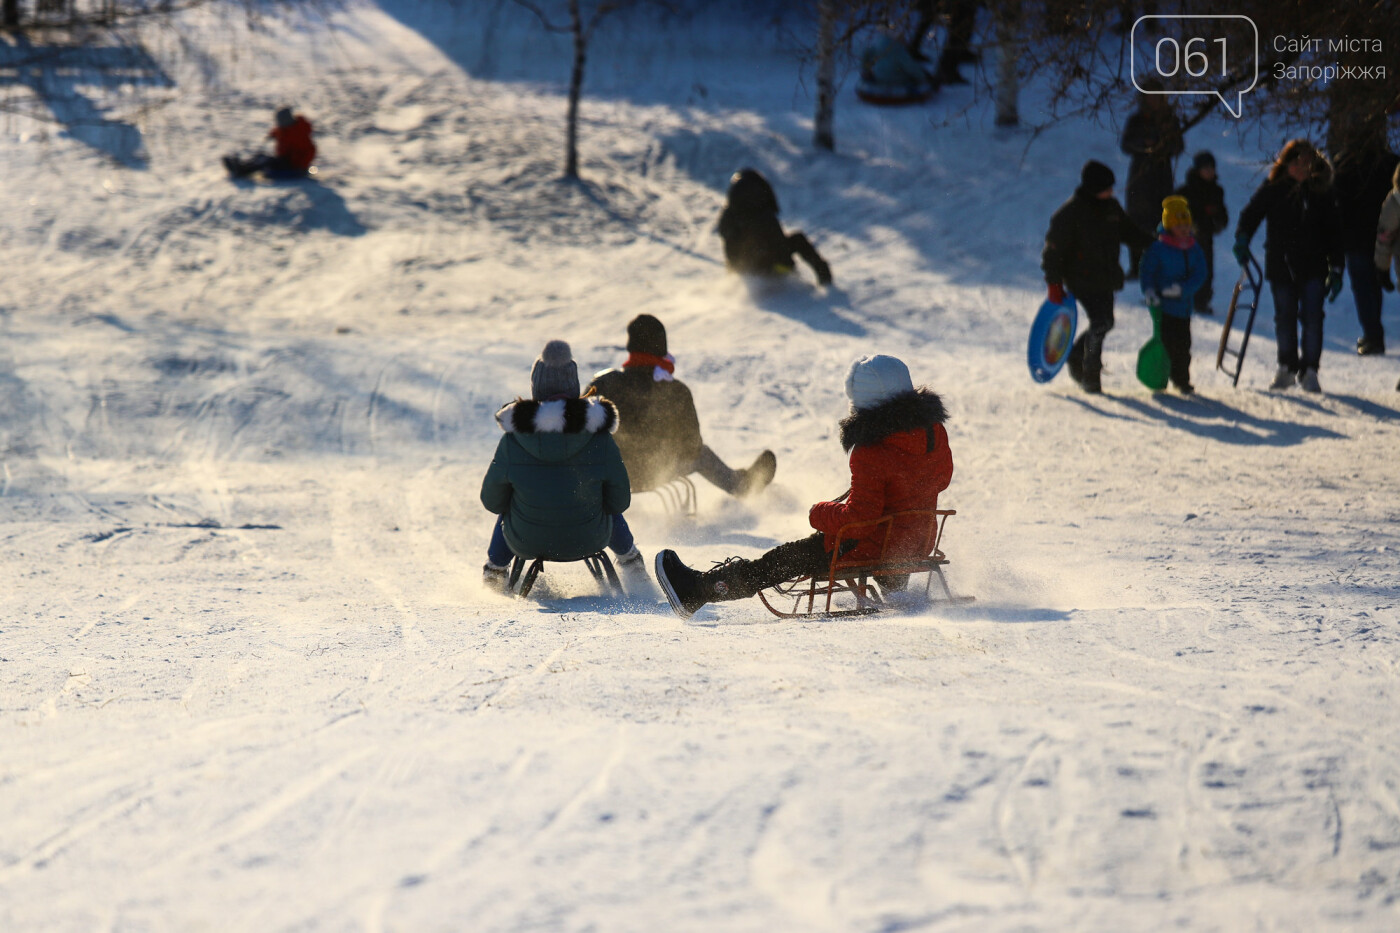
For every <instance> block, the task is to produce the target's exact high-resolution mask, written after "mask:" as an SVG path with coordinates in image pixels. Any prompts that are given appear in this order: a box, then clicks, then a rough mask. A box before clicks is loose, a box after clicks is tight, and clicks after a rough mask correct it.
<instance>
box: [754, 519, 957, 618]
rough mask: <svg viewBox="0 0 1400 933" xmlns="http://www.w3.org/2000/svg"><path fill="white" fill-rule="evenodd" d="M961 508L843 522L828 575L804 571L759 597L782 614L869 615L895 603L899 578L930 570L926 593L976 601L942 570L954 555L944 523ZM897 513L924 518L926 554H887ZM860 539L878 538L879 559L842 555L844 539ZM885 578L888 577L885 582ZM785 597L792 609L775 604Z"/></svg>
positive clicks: (951, 600) (945, 598)
mask: <svg viewBox="0 0 1400 933" xmlns="http://www.w3.org/2000/svg"><path fill="white" fill-rule="evenodd" d="M956 514H958V513H957V512H956V511H954V510H953V509H911V510H909V511H906V512H895V513H893V514H890V515H885V516H882V517H881V518H877V519H872V520H871V521H865V522H852V523H851V524H849V525H844V526H842V528H841V530H840V531H839V532H837V534H836V544H835V547H834V548H833V549H832V552H831V566H830V567H829V568H828V569H827V573H826V575H825V576H804V577H797V578H796V579H792V580H787V581H785V582H783V583H779V584H778V585H777V586H774V587H771V588H770V589H769V590H767V591H762V590H760V591H759V594H758V598H759V599H761V600H762V601H763V605H765V606H767V607H768V611H769V612H771V613H773V614H774V615H775V616H778V617H779V618H783V619H810V618H835V617H839V616H856V615H870V614H872V613H876V612H884V611H887V610H889V609H891V608H893V607H892V606H890V605H889V602H888V601H887V598H886V597H887V595H888V593H890V592H897V591H899V590H902V589H903V587H902V586H898V585H895V583H894V581H898V583H900V584H902V583H904V582H905V581H907V580H908V578H909V577H911V576H913V575H914V574H920V573H922V574H925V577H924V596H925V597H926V598H929V597H933V598H935V599H938V600H939V601H941V602H948V603H964V602H971V601H972V597H970V596H966V597H957V596H954V595H953V592H952V590H950V589H949V588H948V581H947V579H946V578H945V577H944V576H943V567H944V566H945V565H946V564H948V563H949V561H948V556H947V555H946V554H944V553H943V551H942V550H940V548H939V545H940V544H941V543H942V541H943V527H944V525H945V524H946V523H947V521H948V517H949V516H951V515H956ZM895 519H903V520H908V521H910V522H911V523H916V522H922V523H923V527H922V534H923V541H924V545H925V546H924V547H923V548H922V549H921V550H920V551H919V552H918V553H922V554H926V555H927V556H926V557H888V558H887V557H886V556H885V552H886V550H887V549H888V547H889V540H890V531H891V530H892V529H893V528H894V522H895ZM915 527H916V528H917V527H918V525H917V524H916V525H915ZM855 539H862V540H866V541H869V540H871V539H876V540H879V542H880V557H879V558H877V559H875V560H850V559H843V558H841V557H840V556H839V555H840V553H841V544H842V542H843V541H852V540H855ZM935 577H937V578H938V586H939V589H941V590H942V596H941V597H938V596H937V595H936V594H933V593H932V592H931V590H932V587H933V580H934V578H935ZM892 578H893V579H892ZM882 580H884V581H885V583H882V582H881V581H882ZM886 584H889V585H888V586H887V585H886ZM838 597H839V601H838ZM786 600H792V609H791V611H786V610H784V609H782V608H780V606H779V605H775V603H784V602H785V601H786ZM804 602H805V604H806V605H805V606H804V605H803V604H804ZM852 603H853V604H852Z"/></svg>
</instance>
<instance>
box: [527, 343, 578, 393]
mask: <svg viewBox="0 0 1400 933" xmlns="http://www.w3.org/2000/svg"><path fill="white" fill-rule="evenodd" d="M530 394H531V395H532V396H533V397H534V399H535V401H537V402H542V401H544V400H545V399H548V398H553V397H554V396H556V395H563V396H566V397H567V398H578V366H577V365H576V364H575V363H574V352H573V351H572V350H570V349H569V345H568V344H567V343H565V342H564V341H562V340H551V341H550V342H549V343H547V344H545V345H544V350H543V351H542V352H541V353H540V358H539V359H537V360H535V367H534V369H531V370H530Z"/></svg>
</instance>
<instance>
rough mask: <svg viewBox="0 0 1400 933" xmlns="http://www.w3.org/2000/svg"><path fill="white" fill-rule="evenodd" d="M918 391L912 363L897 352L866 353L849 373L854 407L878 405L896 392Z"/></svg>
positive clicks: (849, 385)
mask: <svg viewBox="0 0 1400 933" xmlns="http://www.w3.org/2000/svg"><path fill="white" fill-rule="evenodd" d="M913 391H914V380H912V379H910V378H909V367H908V366H905V365H904V363H903V362H901V361H900V360H898V359H896V358H895V357H893V356H885V355H884V354H880V355H878V356H862V357H861V358H860V359H858V360H856V361H855V362H854V363H852V364H851V369H850V372H848V373H846V398H848V399H850V400H851V407H852V408H857V409H864V408H874V407H875V406H877V405H880V404H882V403H884V402H888V401H889V400H890V399H892V398H894V397H895V396H896V395H900V394H901V393H904V392H913Z"/></svg>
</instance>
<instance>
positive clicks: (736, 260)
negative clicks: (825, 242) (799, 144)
mask: <svg viewBox="0 0 1400 933" xmlns="http://www.w3.org/2000/svg"><path fill="white" fill-rule="evenodd" d="M719 235H720V237H721V238H722V239H723V240H724V261H725V264H726V265H727V266H729V268H730V269H733V270H734V271H735V272H739V273H743V274H745V275H787V274H788V273H790V272H792V271H793V268H794V263H793V258H792V257H793V255H794V254H796V255H798V256H801V257H802V260H803V261H804V262H805V263H807V265H809V266H811V267H812V271H813V272H814V273H816V276H817V281H818V282H820V283H821V284H822V285H830V284H831V267H830V266H828V265H827V264H826V260H825V259H823V258H822V257H821V256H820V255H819V254H818V253H817V249H816V247H815V246H813V245H812V243H811V241H810V240H808V239H807V237H806V236H804V235H803V234H802V232H801V231H797V232H795V233H784V232H783V227H782V224H780V223H779V222H778V196H777V195H776V194H774V193H773V186H772V185H770V184H768V179H766V178H764V177H763V175H761V174H760V173H759V172H757V171H756V170H754V169H751V168H746V169H740V170H739V171H737V172H735V173H734V174H733V175H732V176H731V177H730V179H729V193H728V195H727V197H726V199H725V205H724V210H723V211H721V212H720V215H719Z"/></svg>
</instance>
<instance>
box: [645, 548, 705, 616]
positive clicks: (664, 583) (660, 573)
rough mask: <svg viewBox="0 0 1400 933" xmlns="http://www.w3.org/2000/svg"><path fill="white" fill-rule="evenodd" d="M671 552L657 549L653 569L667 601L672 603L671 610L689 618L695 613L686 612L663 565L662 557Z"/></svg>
mask: <svg viewBox="0 0 1400 933" xmlns="http://www.w3.org/2000/svg"><path fill="white" fill-rule="evenodd" d="M667 553H669V552H667V551H657V552H656V557H655V559H654V560H653V561H652V569H653V570H655V571H656V582H657V583H660V584H661V592H663V593H665V594H666V602H668V603H670V604H671V611H672V612H674V613H675V614H676V615H678V616H680V617H681V618H682V619H689V618H690V617H691V616H693V615H694V614H695V613H693V612H686V611H685V607H683V606H682V605H681V599H680V597H679V596H677V595H676V591H675V589H673V588H672V586H671V579H670V578H669V577H667V576H666V570H665V568H664V567H662V566H661V559H662V558H663V557H665V556H666V554H667Z"/></svg>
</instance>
